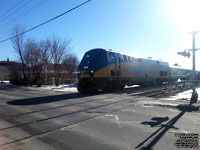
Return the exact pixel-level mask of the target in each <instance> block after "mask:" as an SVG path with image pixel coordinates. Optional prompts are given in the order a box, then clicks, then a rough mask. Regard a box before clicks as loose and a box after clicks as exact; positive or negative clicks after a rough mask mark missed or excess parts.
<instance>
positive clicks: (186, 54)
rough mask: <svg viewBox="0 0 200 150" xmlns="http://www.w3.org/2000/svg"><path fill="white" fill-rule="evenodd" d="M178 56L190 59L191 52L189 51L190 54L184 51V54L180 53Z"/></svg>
mask: <svg viewBox="0 0 200 150" xmlns="http://www.w3.org/2000/svg"><path fill="white" fill-rule="evenodd" d="M177 54H178V55H182V56H184V57H188V58H189V57H190V52H189V51H188V52H186V50H185V51H184V52H178V53H177Z"/></svg>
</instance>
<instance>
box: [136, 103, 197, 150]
mask: <svg viewBox="0 0 200 150" xmlns="http://www.w3.org/2000/svg"><path fill="white" fill-rule="evenodd" d="M177 109H179V110H180V111H181V112H180V113H179V114H178V115H176V116H175V117H174V118H172V119H171V120H170V121H168V122H167V123H166V124H164V125H162V126H161V127H160V128H159V129H157V130H156V131H155V132H154V133H152V134H151V135H150V136H149V137H147V138H146V139H145V140H144V141H143V142H141V143H140V144H138V145H137V146H136V147H135V149H138V148H140V147H141V146H143V145H144V144H145V143H146V142H147V141H148V140H150V139H151V138H153V136H155V137H154V138H153V139H152V141H151V142H150V143H149V144H147V145H146V146H143V147H141V150H153V146H155V145H156V143H158V142H159V140H160V139H161V138H162V137H163V136H164V135H165V133H166V132H167V131H168V130H169V129H171V128H174V125H175V123H176V122H177V121H178V120H179V119H180V118H181V117H182V116H183V115H184V114H185V112H191V111H196V109H199V107H195V106H193V105H190V104H189V105H182V104H181V105H178V106H177ZM167 118H168V117H164V118H159V119H157V122H156V123H157V124H158V123H160V124H161V123H162V122H163V121H166V120H168V119H167ZM152 120H153V118H152ZM141 124H147V122H146V123H145V122H142V123H141ZM150 125H152V124H151V123H150ZM154 125H155V124H154ZM156 134H157V135H156Z"/></svg>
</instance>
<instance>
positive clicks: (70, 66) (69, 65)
mask: <svg viewBox="0 0 200 150" xmlns="http://www.w3.org/2000/svg"><path fill="white" fill-rule="evenodd" d="M78 63H79V60H78V57H77V56H76V55H75V54H68V55H66V56H65V59H64V61H63V65H64V68H65V69H66V70H67V72H68V73H69V77H72V74H73V72H75V71H77V66H78Z"/></svg>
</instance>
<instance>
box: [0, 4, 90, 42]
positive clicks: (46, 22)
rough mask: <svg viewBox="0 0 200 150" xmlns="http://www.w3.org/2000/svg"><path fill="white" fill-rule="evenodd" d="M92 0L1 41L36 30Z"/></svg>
mask: <svg viewBox="0 0 200 150" xmlns="http://www.w3.org/2000/svg"><path fill="white" fill-rule="evenodd" d="M90 1H91V0H88V1H85V2H84V3H81V4H80V5H78V6H76V7H73V8H71V9H69V10H67V11H65V12H64V13H62V14H60V15H58V16H56V17H54V18H51V19H50V20H48V21H45V22H43V23H41V24H39V25H37V26H35V27H32V28H30V29H28V30H26V31H24V32H22V33H19V34H17V35H15V36H12V37H9V38H7V39H4V40H1V41H0V43H3V42H6V41H8V40H11V39H13V38H15V37H17V36H20V35H22V34H25V33H27V32H30V31H32V30H34V29H36V28H39V27H41V26H43V25H45V24H47V23H49V22H51V21H53V20H55V19H57V18H59V17H61V16H63V15H65V14H67V13H69V12H71V11H73V10H75V9H77V8H79V7H81V6H83V5H85V4H86V3H88V2H90Z"/></svg>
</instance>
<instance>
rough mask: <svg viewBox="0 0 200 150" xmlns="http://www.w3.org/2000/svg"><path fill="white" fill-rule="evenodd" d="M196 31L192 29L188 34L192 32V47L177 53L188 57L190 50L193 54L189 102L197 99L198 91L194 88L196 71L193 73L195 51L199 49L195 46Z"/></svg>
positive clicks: (191, 102)
mask: <svg viewBox="0 0 200 150" xmlns="http://www.w3.org/2000/svg"><path fill="white" fill-rule="evenodd" d="M197 33H198V31H193V32H191V33H190V34H192V49H188V50H185V51H184V52H178V53H177V54H179V55H182V56H184V57H188V58H189V57H190V53H189V51H192V56H193V69H192V97H191V99H190V104H193V103H196V102H197V100H198V93H197V91H196V90H195V84H196V73H195V52H196V51H197V50H199V49H196V48H195V35H196V34H197Z"/></svg>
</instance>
